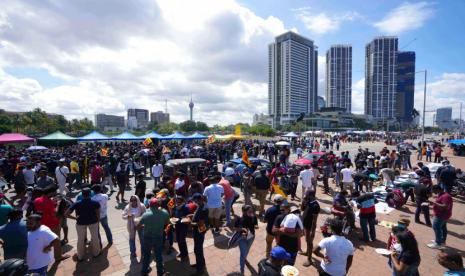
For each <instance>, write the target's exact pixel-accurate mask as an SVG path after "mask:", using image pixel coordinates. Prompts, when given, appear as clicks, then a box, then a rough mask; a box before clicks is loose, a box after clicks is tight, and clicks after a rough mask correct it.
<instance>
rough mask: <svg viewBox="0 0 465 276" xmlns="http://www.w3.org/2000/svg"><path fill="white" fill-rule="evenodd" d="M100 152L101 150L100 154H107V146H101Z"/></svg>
mask: <svg viewBox="0 0 465 276" xmlns="http://www.w3.org/2000/svg"><path fill="white" fill-rule="evenodd" d="M100 152H101V154H102V156H107V155H108V149H107V148H102V149H101V150H100Z"/></svg>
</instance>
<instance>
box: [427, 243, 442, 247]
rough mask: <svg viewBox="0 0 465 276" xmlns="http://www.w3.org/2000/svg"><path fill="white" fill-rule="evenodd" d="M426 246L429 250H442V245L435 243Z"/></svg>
mask: <svg viewBox="0 0 465 276" xmlns="http://www.w3.org/2000/svg"><path fill="white" fill-rule="evenodd" d="M427 246H428V247H429V248H432V249H440V248H442V245H440V244H437V243H436V242H432V243H429V244H427Z"/></svg>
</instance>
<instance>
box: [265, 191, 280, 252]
mask: <svg viewBox="0 0 465 276" xmlns="http://www.w3.org/2000/svg"><path fill="white" fill-rule="evenodd" d="M283 201H284V197H283V196H282V195H275V196H274V198H273V203H274V205H273V206H271V207H270V208H268V209H267V210H266V212H265V217H264V222H266V257H267V258H268V257H269V256H270V251H271V246H272V245H273V241H274V234H273V225H274V221H275V219H276V217H277V216H279V215H280V214H281V210H280V208H281V207H280V206H281V203H283Z"/></svg>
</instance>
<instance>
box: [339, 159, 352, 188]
mask: <svg viewBox="0 0 465 276" xmlns="http://www.w3.org/2000/svg"><path fill="white" fill-rule="evenodd" d="M341 174H342V186H341V190H349V191H350V193H352V190H353V187H354V177H353V174H354V171H353V170H352V169H351V168H350V164H346V167H345V168H344V169H342V170H341Z"/></svg>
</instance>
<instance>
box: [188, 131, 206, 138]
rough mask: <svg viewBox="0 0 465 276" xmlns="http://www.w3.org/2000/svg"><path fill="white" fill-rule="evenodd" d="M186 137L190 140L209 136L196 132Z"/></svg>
mask: <svg viewBox="0 0 465 276" xmlns="http://www.w3.org/2000/svg"><path fill="white" fill-rule="evenodd" d="M186 138H187V139H190V140H202V139H207V138H208V137H207V136H205V135H202V134H200V133H197V132H196V133H194V134H192V135H189V136H187V137H186Z"/></svg>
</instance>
